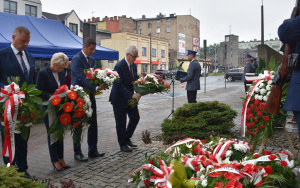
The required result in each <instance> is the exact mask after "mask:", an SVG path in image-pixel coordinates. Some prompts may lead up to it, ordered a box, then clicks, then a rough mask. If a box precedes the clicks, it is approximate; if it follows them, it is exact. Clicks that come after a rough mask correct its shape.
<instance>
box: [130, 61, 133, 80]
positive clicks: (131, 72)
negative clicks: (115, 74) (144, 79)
mask: <svg viewBox="0 0 300 188" xmlns="http://www.w3.org/2000/svg"><path fill="white" fill-rule="evenodd" d="M129 70H130V74H131V78H132V79H134V77H133V70H132V65H131V64H130V65H129Z"/></svg>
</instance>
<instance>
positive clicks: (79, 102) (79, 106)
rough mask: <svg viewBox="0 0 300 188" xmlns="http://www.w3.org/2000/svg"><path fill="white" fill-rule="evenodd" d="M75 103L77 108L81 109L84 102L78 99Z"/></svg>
mask: <svg viewBox="0 0 300 188" xmlns="http://www.w3.org/2000/svg"><path fill="white" fill-rule="evenodd" d="M76 102H77V106H78V108H83V106H84V100H83V99H82V98H78V99H77V100H76Z"/></svg>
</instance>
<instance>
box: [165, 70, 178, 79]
mask: <svg viewBox="0 0 300 188" xmlns="http://www.w3.org/2000/svg"><path fill="white" fill-rule="evenodd" d="M177 71H178V69H173V70H170V71H169V72H168V73H167V74H166V77H167V78H173V76H176V74H177Z"/></svg>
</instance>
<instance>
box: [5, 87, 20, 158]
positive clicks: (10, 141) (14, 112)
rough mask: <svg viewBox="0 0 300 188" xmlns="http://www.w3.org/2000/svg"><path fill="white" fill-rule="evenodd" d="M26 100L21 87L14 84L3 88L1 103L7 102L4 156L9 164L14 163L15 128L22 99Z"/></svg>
mask: <svg viewBox="0 0 300 188" xmlns="http://www.w3.org/2000/svg"><path fill="white" fill-rule="evenodd" d="M24 98H25V92H23V91H20V88H19V85H17V84H15V83H12V84H10V85H7V86H4V89H2V88H1V94H0V102H5V106H4V126H5V136H4V143H3V151H2V156H6V157H8V158H9V163H12V161H13V158H14V155H15V136H14V132H15V128H16V121H17V117H18V111H19V105H20V104H21V103H22V100H21V99H24Z"/></svg>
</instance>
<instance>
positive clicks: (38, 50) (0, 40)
mask: <svg viewBox="0 0 300 188" xmlns="http://www.w3.org/2000/svg"><path fill="white" fill-rule="evenodd" d="M0 25H1V27H0V48H4V47H7V46H9V45H10V44H11V42H12V33H13V31H14V29H15V28H16V27H17V26H25V27H27V28H28V29H29V30H30V32H31V37H30V43H29V46H28V48H27V50H28V51H29V52H30V53H31V54H32V55H33V56H34V57H35V58H51V57H52V55H53V54H54V53H56V52H63V53H65V54H66V55H67V56H68V57H69V58H72V57H74V56H75V55H76V54H77V53H78V52H79V51H80V50H81V49H82V38H80V37H78V36H77V35H75V34H74V33H72V32H71V31H70V30H69V29H68V28H67V27H66V26H65V25H64V24H63V23H62V22H61V21H56V20H47V19H42V18H36V17H31V16H22V15H16V14H8V13H3V12H0ZM93 57H94V58H95V59H103V60H118V59H119V52H118V51H115V50H111V49H108V48H104V47H102V46H98V45H97V46H96V51H95V53H94V54H93Z"/></svg>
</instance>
